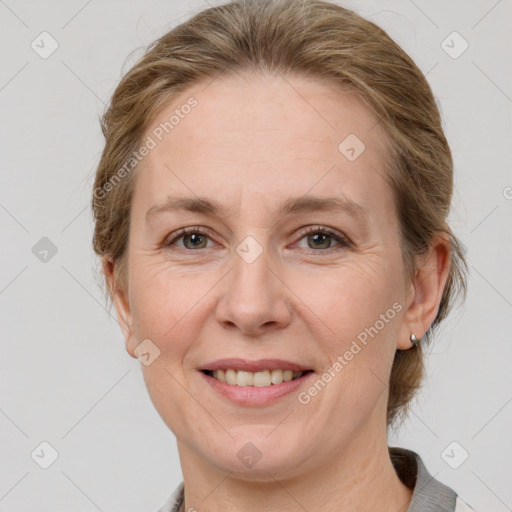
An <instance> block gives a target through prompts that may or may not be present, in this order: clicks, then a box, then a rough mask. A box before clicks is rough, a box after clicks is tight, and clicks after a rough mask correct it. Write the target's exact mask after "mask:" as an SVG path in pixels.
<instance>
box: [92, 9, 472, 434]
mask: <svg viewBox="0 0 512 512" xmlns="http://www.w3.org/2000/svg"><path fill="white" fill-rule="evenodd" d="M240 72H247V73H251V72H255V73H269V74H274V73H276V74H280V75H285V74H286V75H290V76H291V75H295V76H299V77H304V78H312V79H314V80H317V81H319V82H322V83H329V84H332V85H334V86H335V87H336V88H337V89H338V90H339V91H340V92H341V93H355V94H356V95H357V97H358V98H359V99H360V100H361V101H363V102H364V103H365V104H366V105H367V106H368V107H369V108H370V109H371V110H372V111H373V112H374V114H375V115H376V116H377V118H378V119H379V121H378V122H379V124H380V125H381V126H382V127H383V129H384V132H385V134H386V135H387V139H388V144H387V146H388V147H387V149H388V153H387V154H388V159H387V161H386V179H387V180H388V182H389V183H390V185H391V187H392V190H393V195H394V200H395V203H396V207H397V214H398V220H399V230H400V233H399V234H400V245H401V252H402V257H403V261H404V269H405V273H406V275H407V276H408V277H410V278H412V277H413V276H414V275H415V271H416V265H417V262H416V257H417V256H420V255H423V254H425V253H426V252H427V251H428V249H429V246H430V243H431V242H432V240H433V237H434V236H435V235H440V236H442V237H443V238H445V239H446V240H447V241H448V242H449V248H450V249H449V259H450V270H449V275H448V279H447V282H446V285H445V287H444V290H443V293H442V298H441V301H440V305H439V309H438V311H437V315H436V318H435V320H434V321H433V323H432V324H431V326H430V327H429V329H428V331H427V333H426V334H425V336H424V337H423V339H422V341H421V342H420V343H419V344H418V345H416V346H415V347H413V348H411V349H409V350H397V351H396V354H395V357H394V361H393V365H392V370H391V377H390V382H389V399H388V407H387V425H388V427H390V426H396V424H397V423H401V421H403V419H405V417H406V414H407V412H408V409H409V406H410V403H411V401H412V399H413V398H414V395H415V393H416V391H417V390H418V389H419V387H420V386H421V382H422V379H423V376H424V361H423V357H424V356H423V351H424V342H425V341H426V342H427V343H429V342H430V341H431V338H432V337H433V335H434V331H435V330H436V329H437V327H438V326H439V324H440V322H441V321H442V320H443V319H444V318H445V317H446V316H447V314H448V312H449V311H450V309H451V308H452V307H453V305H454V303H455V301H456V299H457V298H462V299H464V298H465V296H466V288H467V284H466V274H467V263H466V261H465V257H464V254H465V252H466V251H465V248H464V246H463V244H462V243H461V242H460V241H459V240H458V239H457V238H456V236H455V235H454V234H453V232H452V230H451V229H450V227H449V225H448V223H447V216H448V214H449V210H450V204H451V199H452V192H453V162H452V155H451V151H450V148H449V145H448V142H447V140H446V137H445V135H444V132H443V128H442V123H441V116H440V112H439V110H438V106H437V104H436V100H435V98H434V96H433V93H432V90H431V88H430V86H429V84H428V82H427V80H426V78H425V76H424V75H423V73H422V72H421V71H420V69H419V68H418V67H417V66H416V65H415V63H414V62H413V61H412V59H411V58H410V57H409V56H408V55H407V54H406V53H405V52H404V51H403V50H402V49H401V48H400V46H398V45H397V44H396V43H395V42H394V41H393V40H392V39H391V38H390V37H389V36H388V35H387V33H386V32H385V31H384V30H382V29H381V28H380V27H378V26H377V25H375V24H374V23H372V22H370V21H368V20H366V19H364V18H362V17H361V16H359V15H358V14H356V13H355V12H353V11H351V10H348V9H346V8H343V7H341V6H339V5H336V4H333V3H330V2H327V1H323V0H303V1H297V0H253V1H250V0H238V1H232V2H229V3H226V4H224V5H219V6H215V7H212V8H208V9H205V10H203V11H201V12H198V13H197V14H195V15H193V16H192V17H191V18H190V19H189V20H187V21H186V22H184V23H181V24H180V25H178V26H176V27H175V28H173V29H172V30H170V31H169V32H168V33H166V34H164V35H163V36H162V37H160V38H159V39H157V40H156V41H154V42H153V43H152V44H151V45H150V46H149V47H148V48H147V49H146V51H145V53H144V54H143V55H142V57H140V59H139V60H138V61H137V62H136V63H135V65H133V67H132V68H131V69H130V70H129V71H128V73H126V74H125V75H124V77H123V78H122V79H121V81H120V83H119V85H118V86H117V88H116V90H115V92H114V94H113V96H112V98H111V100H110V103H109V105H108V106H107V108H106V111H105V113H104V115H103V117H102V119H101V127H102V131H103V134H104V137H105V146H104V149H103V152H102V155H101V158H100V161H99V164H98V168H97V171H96V176H95V182H94V192H93V197H92V209H93V214H94V222H95V229H94V235H93V248H94V251H95V252H96V254H97V255H98V256H100V257H101V258H102V261H104V262H105V261H107V262H109V265H111V267H110V268H112V270H113V275H114V279H113V280H112V282H110V279H106V284H107V286H106V294H107V301H108V300H109V298H110V299H112V294H113V293H114V291H115V290H119V291H122V292H125V291H126V286H127V275H126V259H127V245H128V234H129V223H130V205H131V202H132V194H133V189H134V174H135V172H134V170H135V169H136V165H134V166H133V170H132V171H131V172H129V171H128V172H127V171H126V162H127V161H129V160H130V158H131V157H132V155H133V153H134V152H135V151H136V150H137V149H138V148H139V147H140V145H141V143H142V138H143V135H144V133H145V131H146V130H147V128H148V126H149V124H150V122H151V121H152V119H154V118H155V116H156V115H157V114H158V113H159V112H161V110H162V109H163V108H164V107H165V106H166V105H167V104H169V103H170V102H171V101H172V100H173V98H175V97H176V95H177V94H178V93H180V92H181V91H184V90H186V89H187V88H188V87H190V86H191V85H193V84H196V83H198V82H200V81H205V80H213V79H214V78H215V77H217V76H219V75H222V76H233V75H234V74H237V73H240ZM122 169H125V172H121V170H122ZM103 272H105V267H103ZM104 277H107V276H106V275H105V274H104ZM399 420H400V421H399Z"/></svg>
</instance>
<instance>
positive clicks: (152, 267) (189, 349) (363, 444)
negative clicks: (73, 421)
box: [104, 75, 449, 512]
mask: <svg viewBox="0 0 512 512" xmlns="http://www.w3.org/2000/svg"><path fill="white" fill-rule="evenodd" d="M191 96H194V97H195V98H196V99H197V101H198V105H197V107H195V108H194V109H193V110H192V111H191V113H190V114H189V115H188V116H186V117H185V118H184V119H182V120H181V122H180V124H179V125H177V126H175V128H174V130H173V131H172V132H171V133H170V134H169V135H167V136H166V137H165V138H164V139H163V140H162V142H160V143H159V144H158V145H157V147H156V148H154V149H153V150H152V151H151V152H150V153H149V155H147V156H146V157H145V158H144V159H143V161H142V162H141V164H140V165H139V167H138V168H137V176H136V183H135V191H134V197H133V203H132V211H131V225H130V233H129V244H128V266H127V268H128V274H127V290H126V292H124V293H123V292H121V291H119V290H117V291H116V292H115V293H114V302H115V306H116V310H117V314H118V317H119V319H120V321H121V322H122V324H123V326H124V334H125V338H126V348H127V351H128V352H129V354H130V355H131V356H132V357H137V355H136V353H135V349H136V347H137V346H138V345H139V344H140V343H141V342H142V340H145V339H147V338H149V339H150V340H151V341H152V342H153V343H154V344H155V345H156V346H157V347H158V348H159V350H160V355H159V357H157V358H156V359H155V360H154V361H153V362H152V363H151V364H150V365H147V366H146V365H142V371H143V374H144V379H145V382H146V386H147V389H148V392H149V395H150V397H151V400H152V402H153V404H154V405H155V407H156V409H157V410H158V412H159V414H160V415H161V417H162V419H163V420H164V422H165V423H166V424H167V426H168V427H169V428H170V429H171V430H172V432H173V433H174V434H175V435H176V438H177V441H178V449H179V454H180V463H181V467H182V471H183V477H184V482H185V510H189V509H190V508H191V507H194V508H195V509H196V510H198V511H202V510H208V511H211V512H214V511H221V510H222V511H226V510H237V511H241V510H243V511H253V510H255V511H256V510H257V511H258V512H261V510H283V511H296V510H304V509H306V510H308V511H322V512H329V511H335V510H343V511H359V512H360V511H366V510H368V511H370V510H372V511H373V510H389V511H399V510H402V511H404V510H406V509H407V507H408V505H409V502H410V499H411V495H412V491H411V489H409V488H407V487H406V486H405V485H404V484H402V482H401V481H400V480H399V478H398V476H397V474H396V472H395V470H394V468H393V466H392V464H391V461H390V458H389V454H388V447H387V437H386V435H387V429H386V405H387V395H388V387H387V382H388V381H389V375H390V372H391V366H392V361H393V356H394V354H395V351H396V350H397V349H400V350H406V349H408V348H410V347H411V342H410V339H409V337H410V334H411V332H414V333H415V334H416V336H417V337H418V338H419V337H420V336H422V335H423V334H424V333H425V332H426V330H427V329H428V327H429V326H430V324H431V323H432V322H433V320H434V318H435V316H436V313H437V310H438V307H439V303H440V300H441V294H442V290H443V288H444V285H445V283H446V279H447V275H448V270H449V258H448V255H449V247H448V246H447V242H445V241H444V240H443V239H442V238H440V237H437V238H435V239H434V240H433V242H432V245H431V251H430V253H429V254H428V255H427V256H425V257H423V258H422V259H421V260H418V271H417V273H416V276H415V278H414V280H412V281H411V280H409V279H407V278H406V277H405V272H404V265H403V261H402V255H401V252H400V247H399V236H398V220H397V214H396V209H395V205H394V201H393V196H392V191H391V188H390V186H389V185H388V183H387V182H386V181H385V180H384V179H383V176H384V174H385V171H384V167H383V162H384V154H385V150H386V138H385V134H384V132H383V131H382V130H381V127H380V125H379V124H378V122H377V119H376V118H375V116H374V114H373V113H372V112H371V111H370V110H369V109H368V107H367V106H366V105H364V104H363V103H360V102H359V101H358V100H357V99H356V98H355V97H353V96H348V95H347V94H346V93H342V92H340V91H339V90H335V89H333V88H332V87H331V86H328V85H325V84H321V83H319V82H315V81H311V80H306V79H304V78H299V77H290V76H288V77H286V80H284V79H283V77H279V76H261V75H260V76H257V77H256V76H254V75H248V76H246V77H245V78H242V77H235V78H233V77H232V78H226V77H224V78H217V79H216V80H214V81H213V82H212V83H210V85H208V86H207V84H206V83H200V84H196V85H194V86H193V87H190V88H189V89H188V90H186V91H184V92H182V93H181V95H180V96H179V97H175V98H174V99H173V101H172V103H171V104H170V105H169V106H168V107H166V108H165V109H164V110H162V111H161V112H160V113H159V115H158V116H157V117H156V119H155V120H154V121H153V122H152V123H151V126H150V127H149V129H148V131H147V134H146V135H149V134H151V130H152V129H154V127H156V126H158V124H159V123H160V122H164V121H166V120H168V119H169V116H170V115H171V114H172V112H173V110H174V109H176V108H179V107H180V106H181V105H183V104H184V103H185V102H186V101H187V99H188V98H189V97H191ZM351 133H354V134H356V135H357V136H358V138H359V139H360V140H362V141H363V142H364V144H365V146H366V149H365V150H364V152H363V153H362V154H361V155H360V156H359V157H358V158H357V159H356V160H355V161H349V160H348V159H347V158H346V157H345V156H344V155H343V154H341V153H340V151H339V150H338V144H339V143H340V142H341V141H342V140H344V139H345V137H347V135H349V134H351ZM171 194H172V195H173V196H179V197H197V196H201V197H205V198H208V199H210V200H215V201H218V202H220V203H221V204H222V205H224V206H225V207H226V212H225V215H222V216H219V217H217V216H214V215H211V214H206V213H197V212H187V211H167V212H160V213H158V214H155V215H154V216H151V217H150V218H151V220H150V221H149V222H147V221H146V212H147V211H148V210H149V209H150V208H151V207H153V206H155V205H159V204H161V203H164V202H165V201H166V199H167V197H168V196H169V195H171ZM304 195H307V196H308V197H309V196H316V197H327V196H330V197H332V196H336V197H338V198H341V197H348V198H350V199H351V200H352V201H354V202H356V203H358V204H360V205H361V206H362V207H364V208H365V209H366V210H367V219H366V223H365V222H364V221H363V218H362V217H361V216H360V215H357V216H355V217H354V216H350V215H349V214H347V213H346V212H344V211H341V210H340V211H328V212H324V211H314V212H297V213H294V214H291V215H288V216H283V215H282V214H280V213H279V211H278V208H279V206H280V205H281V204H282V203H283V202H284V201H285V200H286V199H289V198H291V197H302V196H304ZM187 226H200V227H202V228H203V229H205V230H207V231H208V235H206V236H203V238H202V239H200V241H199V246H200V248H195V246H194V245H193V244H192V243H191V241H190V239H188V240H185V239H184V238H183V237H181V238H179V239H177V240H176V241H174V242H173V243H172V244H171V245H168V246H164V245H163V242H164V241H165V240H167V241H168V242H169V241H172V239H173V238H174V236H172V235H173V233H176V232H177V231H178V230H179V229H181V228H183V227H187ZM308 226H313V227H315V226H320V227H323V228H330V229H331V230H333V231H334V232H335V233H339V234H341V235H343V236H345V237H347V238H348V239H349V242H350V243H349V246H348V247H347V246H343V245H341V244H340V243H339V242H336V240H335V239H333V238H330V237H327V238H326V240H325V241H324V242H323V243H320V248H318V247H317V246H315V243H314V240H313V238H314V234H315V232H314V233H312V234H309V236H308V234H307V233H303V229H304V228H305V227H308ZM318 231H319V232H320V234H322V233H325V231H322V230H321V229H319V230H318ZM318 231H317V232H316V233H318ZM249 235H250V236H252V237H253V238H254V239H255V240H256V241H257V242H258V243H259V245H260V246H261V248H262V253H261V255H260V256H259V257H258V258H257V259H256V260H255V261H253V262H252V263H247V262H246V261H244V259H243V258H241V257H240V256H239V254H238V253H237V252H236V248H237V246H238V245H239V244H240V243H241V242H242V240H244V239H245V238H246V237H247V236H249ZM185 243H186V244H187V245H185ZM318 243H319V242H317V244H318ZM196 244H198V242H197V241H196ZM104 269H105V272H106V274H107V277H108V279H110V280H111V282H112V280H113V279H114V277H113V272H112V270H113V263H112V262H109V261H108V260H105V261H104ZM113 284H114V285H116V283H115V282H114V283H113ZM396 302H398V303H399V304H400V305H401V306H402V310H401V311H400V312H398V313H397V314H396V315H395V316H394V318H393V319H392V320H390V321H389V322H388V323H386V325H385V327H384V328H383V329H381V330H380V331H379V332H378V335H376V336H375V337H374V338H369V340H370V341H369V342H368V344H367V345H366V346H364V348H363V349H362V350H361V351H360V352H359V353H358V354H357V355H356V356H354V358H353V359H352V360H351V361H350V362H349V364H347V365H346V366H345V367H344V368H343V370H342V371H341V372H339V373H338V374H337V375H336V377H335V378H334V379H332V381H331V382H329V384H328V385H327V386H326V387H325V388H324V389H323V390H322V391H321V392H320V393H318V395H317V396H315V397H314V398H312V399H311V401H310V402H309V403H308V404H307V405H304V404H301V403H299V401H298V400H297V394H296V393H292V394H290V395H288V396H286V397H285V398H283V399H280V400H278V401H277V402H276V403H274V404H271V405H266V406H258V407H254V406H252V407H251V406H240V405H235V404H233V403H232V402H229V401H228V400H226V399H225V398H222V397H221V396H220V395H218V394H217V393H216V392H215V391H214V390H213V389H212V388H211V387H210V386H209V385H207V384H206V383H205V379H204V377H203V376H202V375H201V374H200V372H199V371H198V368H201V367H202V365H204V364H205V363H206V362H207V361H212V360H215V359H220V358H225V357H240V358H245V359H250V360H256V359H261V358H282V359H287V360H291V361H294V362H297V363H302V364H305V365H307V366H308V367H310V368H312V369H314V371H315V372H316V373H317V374H318V375H317V376H315V377H316V378H315V380H316V379H317V378H318V377H319V376H321V375H322V373H323V372H325V371H326V370H327V368H329V367H330V366H331V365H332V363H333V362H334V361H335V360H336V359H337V357H338V356H339V355H343V354H344V352H345V351H346V350H348V349H349V348H350V345H351V343H352V341H353V340H354V339H355V338H356V336H357V335H358V334H359V333H360V332H361V331H362V330H364V328H365V327H369V326H372V325H374V324H375V322H376V320H378V319H379V315H381V314H383V313H385V312H386V311H387V310H389V308H391V307H392V305H393V304H394V303H396ZM248 442H251V443H253V445H255V446H256V447H257V448H258V450H259V451H260V452H261V459H260V460H259V461H258V462H257V463H256V464H255V465H254V466H252V467H250V468H248V467H246V466H245V465H244V464H242V463H241V461H240V460H239V458H238V457H237V452H238V451H239V450H240V449H241V448H242V447H243V446H244V445H245V444H246V443H248Z"/></svg>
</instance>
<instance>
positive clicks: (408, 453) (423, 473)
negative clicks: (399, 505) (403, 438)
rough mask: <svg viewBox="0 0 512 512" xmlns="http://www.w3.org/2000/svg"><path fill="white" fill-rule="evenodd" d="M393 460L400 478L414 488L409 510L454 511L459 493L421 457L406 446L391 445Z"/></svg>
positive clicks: (424, 511)
mask: <svg viewBox="0 0 512 512" xmlns="http://www.w3.org/2000/svg"><path fill="white" fill-rule="evenodd" d="M389 455H390V457H391V462H392V463H393V466H394V467H395V471H396V472H397V475H398V477H399V478H400V480H401V481H402V482H403V483H404V484H405V485H407V487H410V488H411V489H414V490H413V494H412V499H411V503H410V504H409V508H408V509H407V512H453V511H454V510H455V504H456V500H457V494H456V493H455V491H453V490H452V489H450V487H448V486H446V485H445V484H443V483H441V482H440V481H439V480H436V479H435V478H434V477H433V476H432V475H431V474H430V473H429V472H428V471H427V468H426V467H425V464H423V461H422V460H421V457H420V456H419V455H418V454H417V453H416V452H414V451H412V450H407V449H406V448H398V447H391V446H390V447H389Z"/></svg>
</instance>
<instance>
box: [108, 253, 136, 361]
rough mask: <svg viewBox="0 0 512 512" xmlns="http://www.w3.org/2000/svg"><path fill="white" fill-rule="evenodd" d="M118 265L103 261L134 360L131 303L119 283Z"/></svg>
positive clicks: (124, 334)
mask: <svg viewBox="0 0 512 512" xmlns="http://www.w3.org/2000/svg"><path fill="white" fill-rule="evenodd" d="M118 264H119V263H118V262H114V261H112V260H111V259H110V258H107V257H104V258H103V261H102V266H103V273H104V275H105V279H106V281H107V286H108V288H109V290H110V295H111V297H112V301H113V302H114V306H115V309H116V315H117V321H118V323H119V326H120V327H121V331H122V332H123V336H124V340H125V345H126V350H127V351H128V353H129V354H130V355H131V356H132V357H133V358H135V359H137V356H136V355H135V353H134V349H135V347H136V343H135V333H134V330H133V319H132V314H131V308H130V302H129V300H128V297H127V293H126V292H125V291H124V290H123V289H122V287H121V286H120V283H119V282H118V272H116V265H118Z"/></svg>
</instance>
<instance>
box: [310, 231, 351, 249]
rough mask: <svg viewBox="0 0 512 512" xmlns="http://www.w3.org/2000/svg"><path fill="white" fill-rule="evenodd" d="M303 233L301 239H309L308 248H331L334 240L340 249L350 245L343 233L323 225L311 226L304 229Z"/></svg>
mask: <svg viewBox="0 0 512 512" xmlns="http://www.w3.org/2000/svg"><path fill="white" fill-rule="evenodd" d="M302 235H303V236H302V238H301V240H303V239H306V240H307V244H308V247H307V248H308V249H323V250H326V249H331V248H333V243H332V241H333V240H334V241H335V242H336V244H334V247H336V245H338V246H340V247H338V248H339V249H343V248H347V247H350V243H349V242H348V240H347V239H346V238H345V237H344V236H343V235H341V234H340V233H336V232H334V231H331V230H330V229H328V228H324V227H322V226H310V227H308V228H306V229H305V230H304V231H302Z"/></svg>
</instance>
